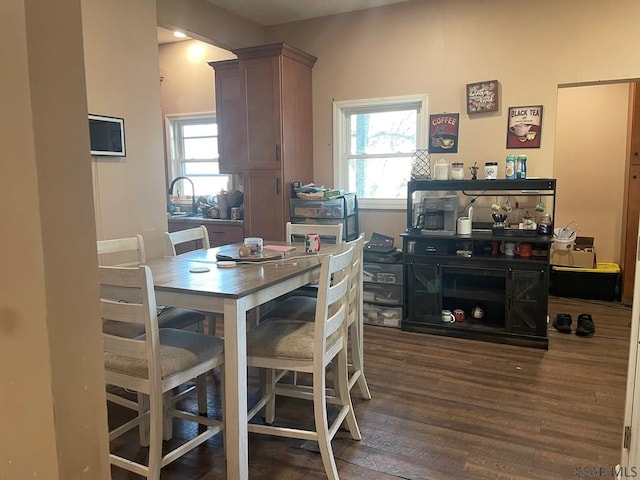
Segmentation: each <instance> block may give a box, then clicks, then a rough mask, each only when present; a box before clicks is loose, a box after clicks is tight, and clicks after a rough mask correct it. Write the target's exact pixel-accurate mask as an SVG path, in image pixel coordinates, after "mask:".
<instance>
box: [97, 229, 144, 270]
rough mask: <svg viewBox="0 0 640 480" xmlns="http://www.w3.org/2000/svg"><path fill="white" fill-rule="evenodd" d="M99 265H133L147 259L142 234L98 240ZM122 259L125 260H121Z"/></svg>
mask: <svg viewBox="0 0 640 480" xmlns="http://www.w3.org/2000/svg"><path fill="white" fill-rule="evenodd" d="M97 247H98V263H99V265H112V266H115V265H117V266H120V267H135V266H138V265H141V264H143V263H145V262H146V261H147V259H146V256H145V252H144V240H143V239H142V235H136V236H135V237H125V238H114V239H111V240H98V242H97ZM122 260H127V261H126V262H123V261H122Z"/></svg>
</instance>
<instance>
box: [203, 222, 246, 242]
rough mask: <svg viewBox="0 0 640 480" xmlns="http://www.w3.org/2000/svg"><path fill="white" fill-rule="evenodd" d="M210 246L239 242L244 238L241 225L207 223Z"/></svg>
mask: <svg viewBox="0 0 640 480" xmlns="http://www.w3.org/2000/svg"><path fill="white" fill-rule="evenodd" d="M207 231H208V232H209V242H210V243H211V246H218V245H228V244H230V243H241V242H242V241H243V240H244V235H243V231H242V225H215V224H214V225H212V224H208V225H207Z"/></svg>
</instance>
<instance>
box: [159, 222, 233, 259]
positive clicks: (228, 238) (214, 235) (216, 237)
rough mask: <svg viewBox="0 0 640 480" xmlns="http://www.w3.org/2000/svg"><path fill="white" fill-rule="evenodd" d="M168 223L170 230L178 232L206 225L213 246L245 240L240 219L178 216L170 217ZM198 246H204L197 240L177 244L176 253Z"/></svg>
mask: <svg viewBox="0 0 640 480" xmlns="http://www.w3.org/2000/svg"><path fill="white" fill-rule="evenodd" d="M167 223H168V229H169V232H177V231H179V230H187V229H189V228H195V227H199V226H200V225H204V226H205V227H206V228H207V233H208V234H209V243H210V244H211V246H212V247H218V246H220V245H228V244H230V243H242V242H243V241H244V232H243V222H242V221H239V220H218V219H209V218H194V217H177V218H169V220H168V222H167ZM196 248H202V245H196V242H192V244H189V243H185V244H181V245H176V253H178V255H179V254H181V253H184V252H188V251H190V250H194V249H196Z"/></svg>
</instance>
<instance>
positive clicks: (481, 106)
mask: <svg viewBox="0 0 640 480" xmlns="http://www.w3.org/2000/svg"><path fill="white" fill-rule="evenodd" d="M498 100H499V99H498V80H487V81H484V82H478V83H468V84H467V113H468V114H469V115H472V114H474V113H485V112H497V111H498Z"/></svg>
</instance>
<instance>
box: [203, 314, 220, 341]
mask: <svg viewBox="0 0 640 480" xmlns="http://www.w3.org/2000/svg"><path fill="white" fill-rule="evenodd" d="M217 321H218V317H217V316H216V315H213V314H208V315H207V316H206V322H207V331H208V333H209V335H213V336H214V337H215V335H216V323H217Z"/></svg>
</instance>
